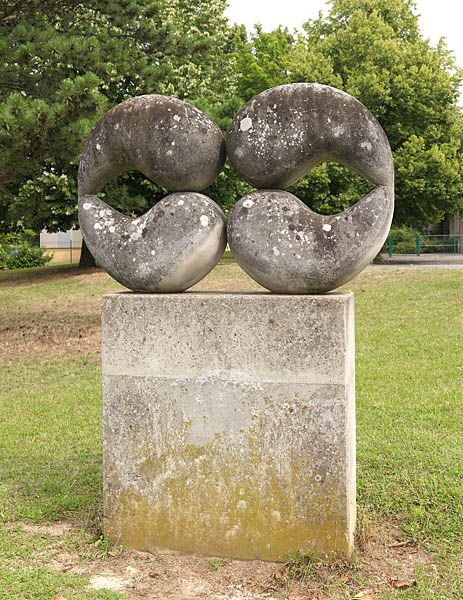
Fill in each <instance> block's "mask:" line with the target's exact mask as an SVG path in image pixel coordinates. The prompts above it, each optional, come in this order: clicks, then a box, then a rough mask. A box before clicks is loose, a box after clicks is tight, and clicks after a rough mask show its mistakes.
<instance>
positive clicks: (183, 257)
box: [79, 192, 227, 292]
mask: <svg viewBox="0 0 463 600" xmlns="http://www.w3.org/2000/svg"><path fill="white" fill-rule="evenodd" d="M79 223H80V227H81V230H82V233H83V235H84V238H85V241H86V243H87V246H88V248H89V249H90V252H91V253H92V254H93V256H94V257H95V259H96V261H97V263H98V264H99V265H100V266H101V267H103V268H104V269H105V270H106V271H107V272H108V273H109V274H110V275H111V276H112V277H114V279H116V280H117V281H119V283H122V285H125V286H126V287H128V288H129V289H132V290H135V291H139V292H183V291H184V290H186V289H188V288H189V287H191V286H192V285H194V284H195V283H197V282H198V281H201V279H202V278H203V277H204V276H205V275H207V273H209V271H210V270H211V269H213V268H214V266H215V265H216V264H217V262H218V261H219V260H220V258H221V256H222V255H223V251H224V250H225V246H226V243H227V242H226V228H225V215H224V214H223V212H222V210H221V209H220V207H219V206H217V204H216V203H215V202H213V201H212V200H211V199H210V198H208V197H207V196H204V195H203V194H198V193H195V192H178V193H176V194H170V195H169V196H166V197H165V198H163V199H162V200H161V201H160V202H158V203H157V204H156V205H155V206H153V208H151V209H150V210H149V211H148V212H146V213H145V214H144V215H142V216H141V217H138V218H136V219H132V218H130V217H127V216H126V215H123V214H122V213H120V212H118V211H117V210H115V209H114V208H111V206H109V205H108V204H106V203H105V202H103V200H100V199H99V198H98V197H97V196H80V197H79Z"/></svg>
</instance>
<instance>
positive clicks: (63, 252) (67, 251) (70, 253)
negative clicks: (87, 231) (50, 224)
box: [40, 229, 82, 263]
mask: <svg viewBox="0 0 463 600" xmlns="http://www.w3.org/2000/svg"><path fill="white" fill-rule="evenodd" d="M40 247H41V248H46V249H47V254H50V255H52V256H53V258H52V261H51V262H52V263H53V262H60V263H69V262H71V263H77V262H79V260H80V250H81V248H82V234H81V233H80V230H79V229H70V230H69V231H58V232H57V233H48V231H46V230H45V229H43V230H42V231H41V232H40Z"/></svg>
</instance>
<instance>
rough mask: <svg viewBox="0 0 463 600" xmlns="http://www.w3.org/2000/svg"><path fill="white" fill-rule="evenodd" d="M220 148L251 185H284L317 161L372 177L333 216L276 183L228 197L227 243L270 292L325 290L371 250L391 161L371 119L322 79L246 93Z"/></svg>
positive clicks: (388, 214) (379, 231)
mask: <svg viewBox="0 0 463 600" xmlns="http://www.w3.org/2000/svg"><path fill="white" fill-rule="evenodd" d="M227 150H228V154H229V157H230V160H231V162H232V163H233V165H234V167H235V169H236V170H237V172H238V174H239V175H241V177H243V179H245V180H246V181H248V182H249V183H251V184H252V185H254V186H256V187H258V188H272V187H274V188H277V187H278V188H285V187H287V186H289V185H291V184H293V183H295V182H296V181H297V180H298V179H300V178H301V177H302V176H303V175H305V174H306V173H307V172H308V171H309V170H310V169H311V168H312V167H314V166H315V165H317V164H320V163H322V162H325V161H327V160H332V161H336V162H338V163H341V164H343V165H345V166H348V167H351V168H352V169H354V170H356V171H357V172H358V173H360V174H361V175H363V176H364V177H366V178H367V179H369V180H370V181H372V182H373V183H374V184H375V185H376V186H378V187H377V188H376V189H375V190H373V191H372V192H371V193H370V194H368V196H366V197H365V198H363V199H362V200H360V201H359V202H358V203H357V204H355V205H354V206H353V207H351V208H350V209H348V210H346V211H345V212H343V213H341V214H339V215H332V216H323V215H319V214H317V213H315V212H313V211H312V210H310V209H309V208H308V207H307V206H305V204H304V203H303V202H301V201H300V200H299V199H298V198H296V197H295V196H293V195H292V194H289V193H287V192H283V191H279V190H271V189H267V190H262V191H259V192H251V193H250V194H248V195H247V196H245V197H244V198H242V199H241V200H240V201H239V202H238V204H237V205H236V206H235V208H234V210H233V213H232V215H231V217H230V221H229V226H228V235H229V244H230V247H231V249H232V252H233V254H234V255H235V257H236V259H237V260H238V262H239V263H240V265H241V266H242V267H243V269H244V270H245V271H246V272H247V273H248V274H249V275H250V276H251V277H253V278H254V279H255V280H256V281H257V282H258V283H260V284H261V285H263V286H264V287H266V288H268V289H270V290H272V291H273V292H280V293H293V294H304V293H317V292H327V291H330V290H333V289H335V288H337V287H339V286H340V285H342V284H343V283H346V282H347V281H349V280H350V279H352V277H354V276H355V275H357V273H359V272H360V271H361V270H362V269H363V268H364V267H365V266H366V265H367V264H368V263H369V262H370V261H371V260H372V259H373V258H374V256H375V255H376V254H377V253H378V252H379V250H380V249H381V247H382V245H383V243H384V240H385V239H386V236H387V233H388V231H389V227H390V225H391V221H392V216H393V212H394V164H393V158H392V152H391V148H390V146H389V142H388V140H387V137H386V134H385V133H384V131H383V129H382V128H381V125H380V124H379V123H378V121H377V120H376V119H375V117H374V116H373V115H372V114H371V113H370V112H369V111H368V110H367V109H366V108H365V107H364V106H363V105H362V104H361V103H360V102H359V101H358V100H356V99H355V98H353V97H352V96H349V95H348V94H346V93H344V92H341V91H339V90H336V89H335V88H332V87H328V86H325V85H318V84H311V83H298V84H291V85H283V86H280V87H277V88H273V89H270V90H267V91H265V92H262V93H261V94H259V95H258V96H255V97H254V98H253V99H252V100H251V101H250V102H248V104H247V105H246V106H245V107H244V108H243V109H242V110H241V111H240V112H239V113H238V115H237V116H236V118H235V119H234V121H233V123H232V126H231V129H230V132H229V135H228V139H227Z"/></svg>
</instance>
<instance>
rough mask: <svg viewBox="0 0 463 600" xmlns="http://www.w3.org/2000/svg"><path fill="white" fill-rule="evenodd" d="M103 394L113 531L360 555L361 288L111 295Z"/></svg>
mask: <svg viewBox="0 0 463 600" xmlns="http://www.w3.org/2000/svg"><path fill="white" fill-rule="evenodd" d="M103 399H104V529H105V533H106V535H107V536H108V537H109V538H110V539H111V540H112V541H113V542H115V543H121V544H124V545H127V546H129V547H133V548H136V549H139V550H155V549H156V548H159V547H161V548H169V549H173V550H180V551H183V552H197V553H202V554H206V555H219V556H230V557H237V558H244V559H252V558H260V559H269V560H275V559H285V558H287V557H288V556H293V555H294V552H296V551H297V550H300V551H302V552H306V553H310V554H312V555H317V556H325V555H327V556H329V557H330V558H333V557H334V556H347V555H349V554H350V553H351V551H352V546H353V533H354V523H355V414H354V402H355V400H354V316H353V296H352V295H351V294H329V295H327V296H277V295H270V294H193V293H187V294H182V295H175V296H174V295H155V296H154V295H150V296H146V295H137V294H117V295H112V296H106V297H105V298H104V299H103Z"/></svg>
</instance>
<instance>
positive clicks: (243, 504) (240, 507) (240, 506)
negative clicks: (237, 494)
mask: <svg viewBox="0 0 463 600" xmlns="http://www.w3.org/2000/svg"><path fill="white" fill-rule="evenodd" d="M246 506H247V504H246V500H240V501H239V502H238V504H237V505H236V508H237V509H238V510H244V509H245V508H246Z"/></svg>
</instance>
